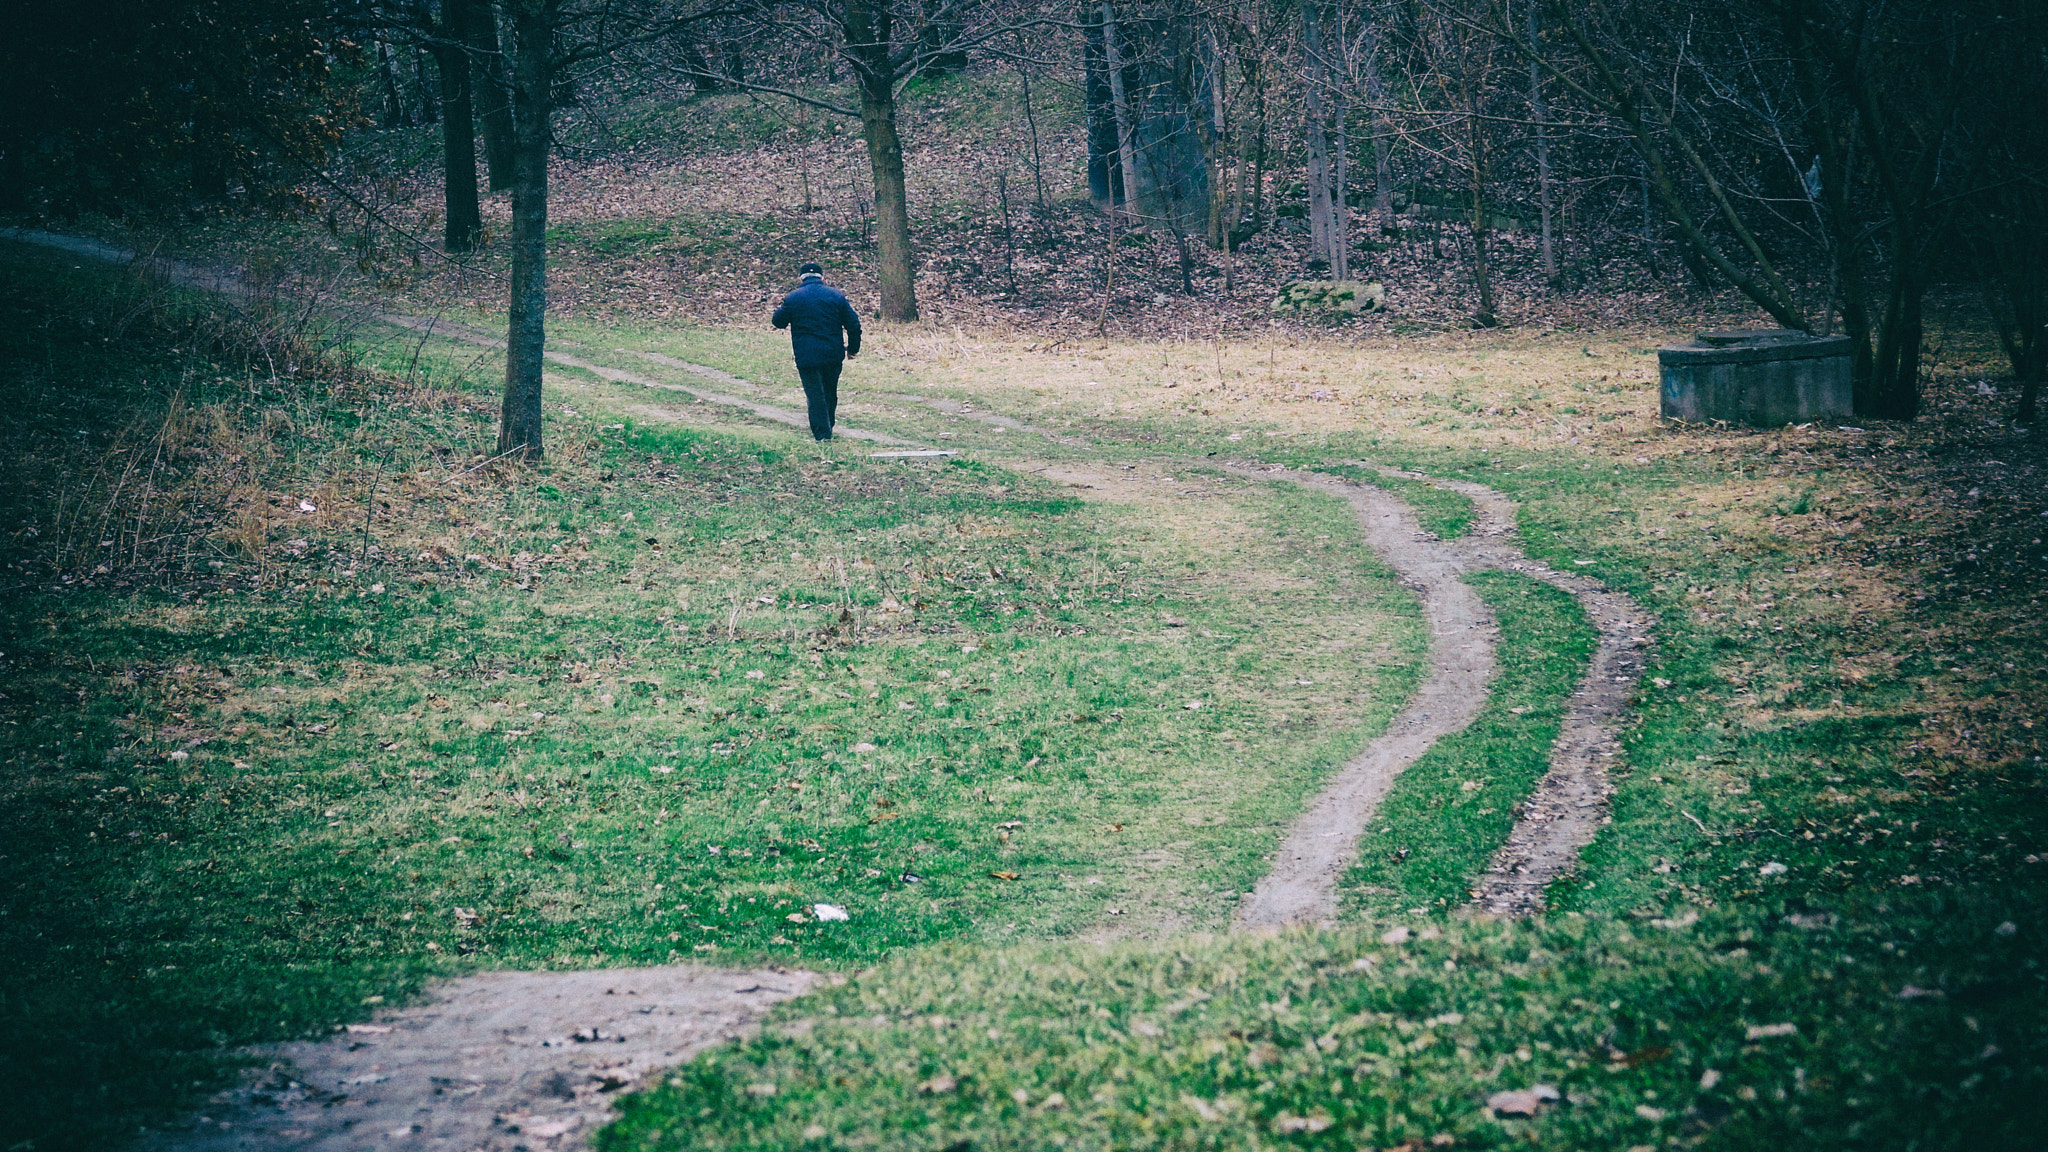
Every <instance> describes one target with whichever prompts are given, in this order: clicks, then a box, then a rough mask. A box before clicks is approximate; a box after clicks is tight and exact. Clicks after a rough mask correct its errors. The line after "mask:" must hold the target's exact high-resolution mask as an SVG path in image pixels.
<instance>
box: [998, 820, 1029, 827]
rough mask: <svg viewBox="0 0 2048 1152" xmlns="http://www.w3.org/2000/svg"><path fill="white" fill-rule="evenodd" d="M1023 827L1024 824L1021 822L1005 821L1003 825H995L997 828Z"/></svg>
mask: <svg viewBox="0 0 2048 1152" xmlns="http://www.w3.org/2000/svg"><path fill="white" fill-rule="evenodd" d="M1023 826H1024V822H1023V821H1022V820H1005V821H1004V822H1003V823H1001V824H998V825H996V827H998V828H1022V827H1023Z"/></svg>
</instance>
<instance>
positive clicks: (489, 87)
mask: <svg viewBox="0 0 2048 1152" xmlns="http://www.w3.org/2000/svg"><path fill="white" fill-rule="evenodd" d="M453 2H454V3H459V4H461V5H462V6H464V7H467V8H468V9H469V16H468V20H469V24H468V27H469V47H470V63H471V69H470V78H471V79H470V99H471V101H472V103H474V105H475V106H476V114H477V118H478V120H479V121H480V122H481V123H482V124H483V128H484V163H485V164H486V165H487V166H488V167H489V169H490V188H491V191H493V192H503V191H504V190H505V189H507V188H510V187H511V186H512V93H511V91H510V90H509V89H508V88H507V87H506V84H505V57H504V56H503V55H502V54H501V53H500V52H499V50H498V13H497V6H496V5H495V4H493V3H491V2H490V0H453Z"/></svg>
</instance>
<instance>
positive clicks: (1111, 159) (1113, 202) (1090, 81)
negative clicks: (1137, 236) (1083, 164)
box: [1081, 5, 1123, 213]
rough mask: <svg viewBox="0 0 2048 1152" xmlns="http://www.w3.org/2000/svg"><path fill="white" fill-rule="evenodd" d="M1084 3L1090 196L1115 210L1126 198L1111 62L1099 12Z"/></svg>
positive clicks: (1084, 93) (1101, 208) (1105, 210)
mask: <svg viewBox="0 0 2048 1152" xmlns="http://www.w3.org/2000/svg"><path fill="white" fill-rule="evenodd" d="M1090 8H1092V5H1084V6H1083V9H1082V13H1081V23H1082V24H1083V25H1084V30H1083V32H1082V34H1081V67H1082V75H1083V80H1082V89H1081V97H1082V103H1083V105H1084V107H1085V109H1086V115H1087V120H1088V199H1089V200H1090V201H1092V202H1093V203H1094V205H1095V210H1096V211H1097V212H1103V213H1108V212H1113V211H1115V210H1116V206H1117V203H1118V202H1119V201H1121V200H1122V199H1123V195H1122V188H1121V184H1122V180H1123V177H1122V174H1121V169H1119V168H1118V167H1117V151H1116V113H1115V111H1114V109H1113V107H1112V104H1113V100H1112V97H1111V96H1110V91H1109V66H1108V64H1107V63H1105V57H1104V56H1103V52H1102V36H1101V34H1100V32H1099V31H1098V30H1096V28H1095V27H1094V24H1095V16H1096V13H1095V12H1093V11H1090Z"/></svg>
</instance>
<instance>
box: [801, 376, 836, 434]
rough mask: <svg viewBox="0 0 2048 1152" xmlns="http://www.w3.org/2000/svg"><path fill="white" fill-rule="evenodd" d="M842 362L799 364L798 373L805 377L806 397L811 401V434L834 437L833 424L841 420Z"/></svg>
mask: <svg viewBox="0 0 2048 1152" xmlns="http://www.w3.org/2000/svg"><path fill="white" fill-rule="evenodd" d="M840 367H841V362H840V361H837V360H834V361H832V362H831V363H830V364H799V365H797V366H796V374H797V375H799V376H801V377H803V378H804V399H805V400H807V401H809V402H810V408H811V435H812V436H814V437H816V438H818V439H820V440H830V439H831V438H832V426H833V425H834V424H837V423H838V422H839V369H840Z"/></svg>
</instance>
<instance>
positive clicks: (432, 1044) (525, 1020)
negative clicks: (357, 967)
mask: <svg viewBox="0 0 2048 1152" xmlns="http://www.w3.org/2000/svg"><path fill="white" fill-rule="evenodd" d="M817 979H818V977H817V976H816V975H815V974H814V973H810V972H801V971H792V970H787V969H780V968H769V969H761V970H758V971H751V972H735V971H729V970H725V969H718V968H706V967H700V966H696V965H673V966H668V967H660V968H619V969H599V970H596V971H583V972H485V973H480V974H478V975H475V976H465V977H462V978H460V979H457V980H450V981H448V982H446V983H444V984H440V985H437V986H436V987H435V988H434V989H433V991H432V992H431V994H430V995H429V998H428V999H426V1000H425V1001H424V1002H422V1003H419V1004H414V1005H411V1006H409V1007H405V1008H399V1009H395V1010H392V1011H388V1012H380V1013H378V1015H377V1018H376V1020H375V1021H374V1022H373V1023H371V1024H367V1025H364V1024H354V1025H350V1026H349V1027H348V1028H347V1030H345V1031H340V1032H337V1034H336V1035H335V1036H334V1037H333V1038H331V1039H328V1040H324V1041H320V1042H318V1043H313V1042H301V1043H295V1044H278V1045H266V1046H264V1047H262V1048H258V1049H254V1050H252V1053H251V1054H252V1055H254V1056H255V1057H256V1058H257V1059H258V1060H259V1061H261V1063H260V1064H259V1065H258V1066H257V1067H255V1068H252V1069H251V1070H250V1074H249V1075H245V1076H244V1077H243V1082H242V1084H241V1085H240V1086H238V1087H236V1088H233V1089H230V1090H228V1091H225V1092H221V1093H219V1094H217V1095H215V1096H214V1097H213V1099H212V1101H211V1102H210V1103H211V1107H209V1108H208V1109H207V1110H206V1111H205V1112H204V1113H203V1114H202V1115H198V1116H194V1117H191V1118H190V1119H189V1120H188V1121H187V1122H186V1123H184V1124H182V1125H179V1126H178V1127H175V1128H169V1129H161V1130H158V1131H156V1132H152V1133H151V1134H149V1135H148V1136H147V1137H145V1138H143V1139H142V1140H141V1141H140V1142H139V1146H140V1148H141V1149H142V1152H269V1150H272V1149H285V1148H291V1149H301V1150H305V1149H312V1150H317V1152H357V1150H367V1149H378V1150H380V1152H381V1150H385V1149H423V1150H425V1149H432V1150H437V1152H520V1150H521V1149H524V1150H525V1152H554V1150H563V1149H568V1148H573V1147H580V1146H581V1145H582V1144H583V1142H584V1141H585V1140H586V1139H587V1138H588V1136H589V1134H590V1133H591V1132H593V1131H595V1130H596V1129H597V1128H599V1127H602V1126H603V1125H604V1124H606V1123H607V1122H609V1120H610V1119H611V1115H610V1113H611V1101H612V1099H613V1098H614V1096H616V1095H617V1094H618V1093H619V1092H620V1091H621V1090H624V1089H629V1088H632V1087H635V1086H637V1085H638V1084H639V1082H640V1080H641V1079H642V1078H643V1077H645V1076H647V1075H649V1074H651V1073H655V1072H659V1071H661V1070H662V1069H665V1068H669V1067H672V1066H674V1065H676V1064H680V1063H682V1062H684V1061H686V1060H688V1059H689V1058H690V1057H691V1056H693V1055H695V1054H696V1053H697V1052H699V1051H701V1050H702V1049H705V1048H708V1047H710V1046H712V1045H713V1044H717V1043H719V1042H721V1041H723V1040H726V1039H729V1038H731V1037H733V1036H736V1035H739V1034H741V1033H743V1032H744V1031H746V1030H747V1029H748V1028H750V1027H752V1026H753V1024H754V1022H755V1021H756V1020H757V1019H758V1018H759V1016H760V1014H761V1013H762V1012H763V1011H765V1010H766V1009H767V1008H768V1007H769V1006H770V1005H772V1004H774V1003H775V1002H777V1001H779V1000H785V999H788V998H789V997H791V996H794V995H796V994H798V993H800V992H802V991H804V990H805V989H806V988H809V987H810V986H811V985H812V984H813V983H815V982H816V981H817Z"/></svg>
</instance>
